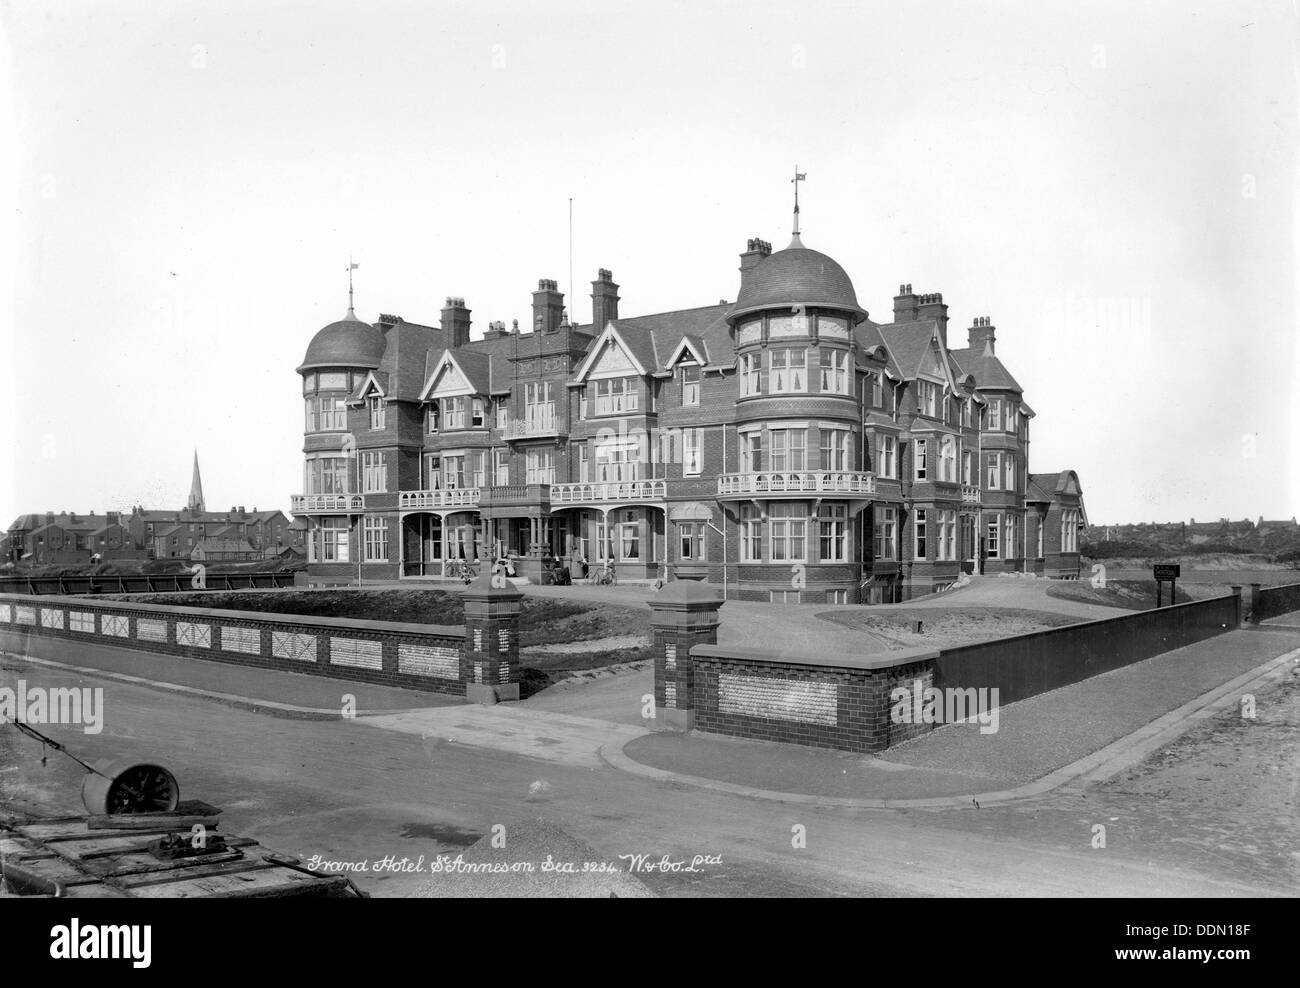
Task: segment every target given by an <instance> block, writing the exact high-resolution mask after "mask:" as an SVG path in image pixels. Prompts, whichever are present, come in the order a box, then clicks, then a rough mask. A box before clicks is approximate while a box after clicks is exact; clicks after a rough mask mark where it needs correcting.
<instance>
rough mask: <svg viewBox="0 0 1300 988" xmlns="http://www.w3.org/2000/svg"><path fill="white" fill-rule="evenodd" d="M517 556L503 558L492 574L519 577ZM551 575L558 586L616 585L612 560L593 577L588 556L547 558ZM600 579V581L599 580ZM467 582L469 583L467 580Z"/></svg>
mask: <svg viewBox="0 0 1300 988" xmlns="http://www.w3.org/2000/svg"><path fill="white" fill-rule="evenodd" d="M516 558H517V557H515V556H501V557H499V558H498V559H497V560H496V561H495V562H494V563H493V564H492V573H493V574H497V573H503V574H505V575H506V576H507V577H512V576H516V575H517V571H516V568H515V560H516ZM543 561H544V562H545V563H546V564H548V565H547V568H548V569H549V570H550V573H551V582H552V583H553V584H555V585H556V586H561V587H571V586H573V581H574V580H575V579H576V580H584V581H587V582H595V583H614V582H616V581H615V579H614V561H613V560H612V559H611V560H609V561H607V562H605V563H604V564H603V565H602V567H601V569H600V570H599V572H598V573H597V574H596V575H595V576H593V575H592V570H591V564H590V563H589V562H588V561H587V557H586V556H573V557H570V558H568V559H565V558H564V557H563V556H559V555H555V556H549V557H545V558H544V560H543ZM597 577H599V579H597ZM466 582H469V581H468V580H466Z"/></svg>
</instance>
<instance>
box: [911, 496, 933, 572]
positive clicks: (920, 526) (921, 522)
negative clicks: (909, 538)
mask: <svg viewBox="0 0 1300 988" xmlns="http://www.w3.org/2000/svg"><path fill="white" fill-rule="evenodd" d="M928 523H929V516H928V515H927V513H926V509H925V508H917V509H916V511H915V512H914V515H913V518H912V535H913V542H912V558H913V559H928V558H929V557H930V553H929V544H928V538H929V534H930V533H929V532H928V531H927V529H926V526H927V524H928Z"/></svg>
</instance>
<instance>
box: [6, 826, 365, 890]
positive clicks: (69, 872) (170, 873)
mask: <svg viewBox="0 0 1300 988" xmlns="http://www.w3.org/2000/svg"><path fill="white" fill-rule="evenodd" d="M114 822H116V823H117V824H118V825H119V826H129V827H130V828H131V829H117V828H116V827H114V826H111V825H110V824H112V823H114ZM173 833H175V834H179V835H181V836H182V837H185V838H187V839H188V838H189V836H190V829H189V827H188V826H185V827H184V828H178V827H177V826H176V824H175V821H174V820H168V819H166V818H155V819H151V818H150V816H149V815H148V814H145V815H141V816H137V817H132V818H119V820H117V821H113V820H105V819H104V818H88V817H63V818H59V819H50V820H37V821H32V822H27V823H12V824H7V825H6V824H0V875H3V878H4V883H5V886H6V888H7V891H8V892H9V893H10V894H11V895H12V894H14V893H17V897H19V898H21V897H24V896H29V895H44V896H50V895H52V896H58V897H62V898H69V899H84V898H144V899H225V898H290V897H293V898H296V897H307V898H356V897H359V896H360V895H361V893H359V892H358V891H357V889H356V887H355V886H354V885H353V884H352V883H351V882H350V881H349V880H348V879H347V877H346V876H343V875H317V874H313V873H311V872H309V871H306V870H305V869H303V868H301V866H299V865H298V862H297V861H296V860H295V859H292V858H286V857H282V856H280V855H278V854H276V853H275V852H273V851H270V850H268V849H267V848H264V847H262V846H261V845H260V844H258V842H257V841H255V840H252V839H250V838H247V837H225V838H224V840H225V848H224V849H222V850H215V851H213V852H212V853H208V854H204V855H202V856H199V857H188V858H177V859H175V860H166V859H165V858H160V857H158V856H156V855H155V854H154V853H152V852H151V851H150V850H149V849H148V845H149V843H150V842H151V841H156V840H158V839H159V838H161V837H166V836H167V835H168V834H173ZM209 833H210V834H211V835H212V836H214V837H215V836H216V834H215V827H210V828H209Z"/></svg>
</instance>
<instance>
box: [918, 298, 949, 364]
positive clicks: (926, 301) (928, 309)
mask: <svg viewBox="0 0 1300 988" xmlns="http://www.w3.org/2000/svg"><path fill="white" fill-rule="evenodd" d="M916 316H917V318H918V319H933V320H934V321H935V322H937V323H938V324H939V339H940V340H941V341H942V342H943V346H944V349H945V350H946V349H947V348H948V306H946V305H944V304H943V294H942V293H941V292H934V293H933V294H931V295H918V296H916Z"/></svg>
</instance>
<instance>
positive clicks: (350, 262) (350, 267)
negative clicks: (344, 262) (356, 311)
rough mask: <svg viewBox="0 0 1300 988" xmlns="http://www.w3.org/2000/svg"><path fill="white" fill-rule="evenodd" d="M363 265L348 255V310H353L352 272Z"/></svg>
mask: <svg viewBox="0 0 1300 988" xmlns="http://www.w3.org/2000/svg"><path fill="white" fill-rule="evenodd" d="M359 267H361V265H360V264H359V263H357V262H356V261H354V260H352V255H351V254H349V255H348V312H349V313H351V312H352V272H353V271H355V270H356V269H357V268H359Z"/></svg>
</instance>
